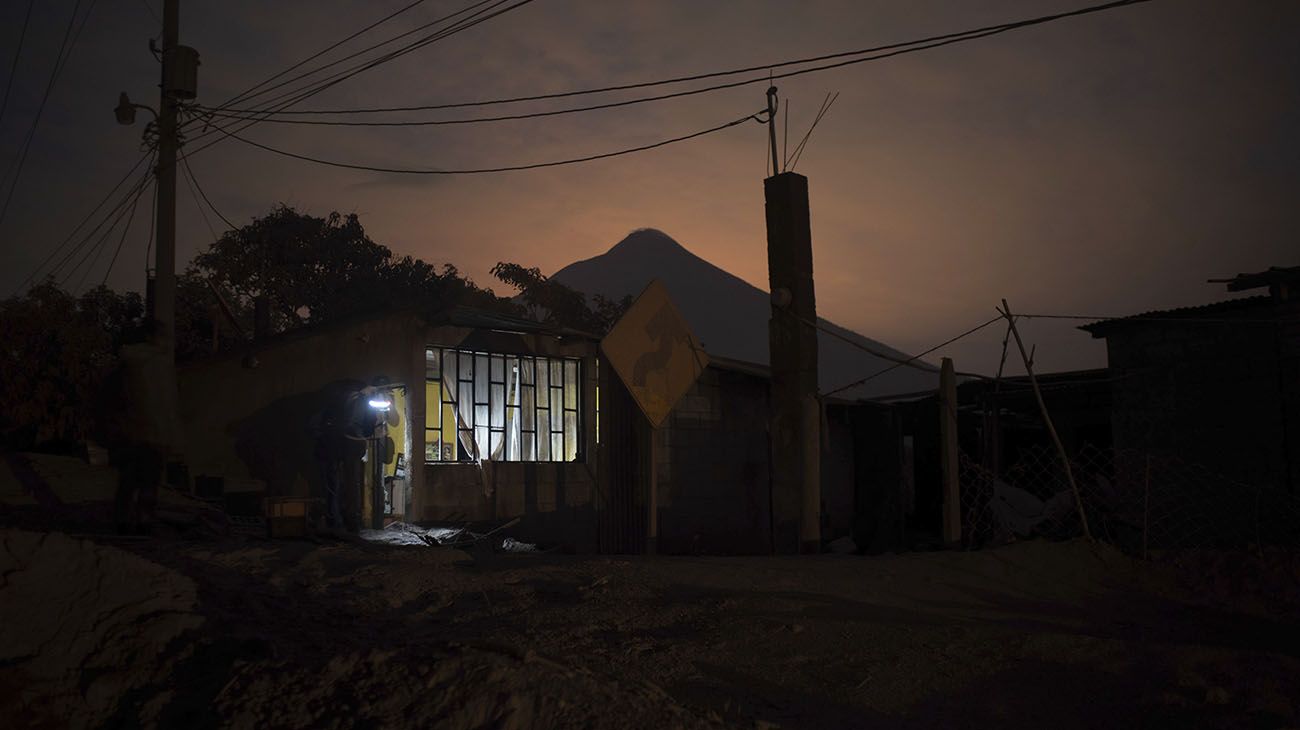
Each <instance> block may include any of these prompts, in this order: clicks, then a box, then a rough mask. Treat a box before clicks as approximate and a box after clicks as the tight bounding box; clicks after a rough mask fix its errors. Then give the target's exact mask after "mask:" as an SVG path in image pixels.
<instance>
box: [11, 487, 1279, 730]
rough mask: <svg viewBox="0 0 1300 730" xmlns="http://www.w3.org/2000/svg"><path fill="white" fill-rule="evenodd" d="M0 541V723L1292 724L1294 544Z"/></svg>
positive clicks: (15, 534) (45, 536)
mask: <svg viewBox="0 0 1300 730" xmlns="http://www.w3.org/2000/svg"><path fill="white" fill-rule="evenodd" d="M13 514H14V513H13V512H12V511H11V512H10V516H12V515H13ZM11 522H12V521H11ZM28 528H30V524H28ZM0 534H2V536H3V550H0V575H2V576H3V578H2V580H0V717H8V718H11V721H7V722H3V723H0V724H3V725H4V726H6V727H41V726H44V727H67V726H71V727H134V726H141V725H142V726H146V727H150V726H157V727H187V728H188V727H218V726H220V727H239V728H266V727H408V726H409V727H448V728H478V727H485V728H488V727H499V728H531V727H572V728H582V727H608V728H616V727H617V728H655V727H737V728H754V727H774V726H779V727H785V728H840V727H844V728H857V727H866V728H874V727H880V728H912V727H916V728H930V727H933V728H953V727H957V728H961V727H971V728H987V727H998V728H1019V727H1061V728H1074V727H1078V728H1094V727H1228V728H1238V727H1240V728H1256V727H1258V728H1284V727H1300V716H1298V715H1297V713H1298V712H1300V690H1298V689H1297V688H1300V631H1298V630H1297V628H1300V627H1298V626H1297V625H1296V624H1297V621H1296V616H1297V614H1296V613H1294V611H1293V608H1294V606H1295V605H1296V603H1295V602H1294V598H1295V595H1296V592H1295V588H1296V587H1297V586H1300V582H1298V581H1300V570H1298V569H1300V564H1298V563H1297V562H1296V560H1295V558H1294V556H1281V555H1274V556H1270V559H1269V560H1268V561H1266V563H1267V564H1265V563H1261V562H1260V561H1258V560H1255V559H1245V558H1242V559H1236V558H1233V559H1228V558H1225V557H1224V556H1221V555H1215V556H1185V557H1184V558H1183V559H1182V562H1181V563H1180V564H1177V565H1175V564H1173V563H1168V564H1161V565H1151V564H1144V563H1139V562H1135V561H1132V560H1130V559H1128V558H1125V557H1124V556H1122V555H1119V554H1117V553H1115V552H1113V551H1110V550H1108V549H1106V548H1104V547H1098V546H1093V545H1089V544H1085V543H1082V542H1075V543H1041V542H1034V543H1021V544H1017V545H1011V546H1008V547H1004V548H1000V549H996V550H989V551H984V552H977V553H925V554H911V555H897V556H882V557H856V556H832V555H825V556H818V557H755V558H668V557H662V558H653V559H645V558H611V557H600V556H592V557H582V556H563V555H552V554H502V553H493V552H489V551H472V552H464V551H458V550H452V549H449V548H440V547H395V546H386V545H375V544H364V543H363V544H357V543H350V542H308V541H299V542H286V541H269V540H263V539H257V538H253V537H224V538H211V537H209V538H202V539H200V538H197V537H194V536H193V535H191V536H189V537H186V536H184V535H180V534H171V535H164V536H162V537H158V538H154V539H150V540H134V541H122V540H109V539H95V538H90V539H82V538H74V537H68V536H66V535H64V534H61V533H48V532H36V531H32V530H31V529H16V528H10V529H5V530H3V532H2V533H0ZM1234 560H1235V561H1236V562H1233V561H1234ZM1225 566H1226V567H1225ZM1250 566H1255V567H1254V568H1251V567H1250ZM1261 566H1262V567H1261ZM1228 568H1231V571H1229V570H1228ZM1207 576H1208V577H1210V578H1213V580H1203V578H1205V577H1207ZM15 721H16V722H15Z"/></svg>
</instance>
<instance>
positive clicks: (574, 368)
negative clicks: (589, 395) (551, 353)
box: [564, 360, 578, 408]
mask: <svg viewBox="0 0 1300 730" xmlns="http://www.w3.org/2000/svg"><path fill="white" fill-rule="evenodd" d="M564 407H565V408H577V407H578V362H577V361H576V360H565V361H564Z"/></svg>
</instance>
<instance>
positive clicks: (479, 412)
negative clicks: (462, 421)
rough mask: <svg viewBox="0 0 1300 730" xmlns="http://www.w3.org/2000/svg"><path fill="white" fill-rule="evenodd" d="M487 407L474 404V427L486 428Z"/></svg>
mask: <svg viewBox="0 0 1300 730" xmlns="http://www.w3.org/2000/svg"><path fill="white" fill-rule="evenodd" d="M487 426H488V407H487V406H474V428H487Z"/></svg>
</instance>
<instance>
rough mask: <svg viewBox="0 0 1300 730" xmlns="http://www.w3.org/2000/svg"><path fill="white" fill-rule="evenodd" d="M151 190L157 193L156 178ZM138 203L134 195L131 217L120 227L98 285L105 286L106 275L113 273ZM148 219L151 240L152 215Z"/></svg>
mask: <svg viewBox="0 0 1300 730" xmlns="http://www.w3.org/2000/svg"><path fill="white" fill-rule="evenodd" d="M152 190H153V191H154V194H155V195H156V194H157V191H158V183H157V181H156V180H155V181H154V185H153V188H152ZM150 197H151V198H152V197H153V196H150ZM139 204H140V196H136V199H135V202H134V203H132V204H131V218H130V219H128V220H127V222H126V228H124V229H122V238H121V239H120V240H119V241H118V242H117V250H116V251H114V252H113V258H112V259H110V260H109V262H108V268H107V269H105V270H104V279H103V281H101V282H99V285H100V286H107V285H108V276H109V274H112V273H113V265H114V264H116V263H117V257H118V255H119V254H121V253H122V244H123V243H125V242H126V233H127V231H129V230H131V221H132V220H134V219H135V207H136V206H137V205H139ZM149 209H150V212H153V206H152V205H150V207H149ZM150 221H151V222H150V224H149V238H150V239H151V240H152V238H153V223H152V216H150Z"/></svg>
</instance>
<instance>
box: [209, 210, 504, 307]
mask: <svg viewBox="0 0 1300 730" xmlns="http://www.w3.org/2000/svg"><path fill="white" fill-rule="evenodd" d="M186 276H187V277H189V278H191V279H192V280H193V281H195V282H199V283H201V284H202V285H203V286H204V287H206V286H208V285H209V283H210V285H211V287H213V288H215V289H217V290H218V291H221V292H222V293H223V295H224V296H225V298H226V300H227V302H228V303H229V304H230V306H231V308H232V309H233V310H236V311H237V312H239V313H240V316H248V315H249V314H250V313H251V312H252V311H253V306H254V301H255V300H256V299H257V298H259V297H265V298H266V299H267V300H268V303H269V305H270V307H271V311H272V327H273V329H275V330H284V329H291V328H294V327H298V326H301V325H303V324H307V323H309V322H310V323H313V324H319V323H321V322H329V321H332V320H337V319H340V318H343V317H346V316H350V315H353V314H357V313H360V312H365V311H375V310H382V309H386V308H394V307H420V308H424V309H428V310H430V311H435V310H438V309H442V308H445V307H447V306H451V305H453V304H473V305H474V306H479V307H484V308H493V309H504V310H506V311H517V309H518V308H517V307H516V306H515V305H513V304H511V303H510V302H508V301H505V300H501V299H499V298H497V296H496V295H495V294H493V293H492V291H491V290H485V289H480V288H478V287H477V286H476V285H475V284H474V283H473V282H472V281H470V280H468V279H466V278H464V277H462V276H461V275H460V272H459V271H457V269H456V268H455V267H454V266H451V265H446V266H444V267H443V268H442V270H441V271H439V270H438V269H437V268H436V267H434V266H433V265H432V264H429V263H426V262H424V261H421V260H420V259H417V258H414V257H411V256H405V257H400V258H399V257H395V256H394V255H393V252H392V251H391V250H389V249H388V248H387V247H386V246H383V245H380V244H378V243H375V242H374V241H373V240H371V238H370V237H369V236H368V235H366V232H365V229H364V228H363V227H362V225H361V221H360V219H358V217H357V216H356V215H355V214H351V215H347V216H344V215H341V214H339V213H337V212H335V213H330V214H329V215H328V216H326V217H324V218H318V217H314V216H311V215H306V214H302V213H299V212H297V211H295V210H294V209H293V208H290V207H288V206H286V205H280V206H278V207H276V208H275V209H273V210H272V211H271V212H270V213H269V214H267V215H266V216H264V217H261V218H257V219H254V220H253V222H252V223H250V224H249V225H247V226H244V227H242V228H239V229H237V230H232V231H228V232H226V233H225V234H224V235H222V237H221V238H220V239H219V240H217V241H216V242H215V243H213V244H212V246H211V247H209V248H208V250H207V251H205V252H203V253H201V254H199V255H198V256H196V257H195V258H194V262H193V264H192V265H191V266H190V268H189V270H188V271H187V272H186ZM215 299H216V297H215V295H212V294H211V292H209V294H208V296H207V297H206V298H205V301H207V302H209V303H210V302H213V301H215ZM208 311H209V307H208V306H206V305H205V306H204V307H201V308H200V309H199V310H198V311H196V312H195V313H194V315H193V317H192V318H193V319H194V320H195V321H196V322H203V321H206V323H207V326H208V327H209V329H210V326H211V322H210V321H207V320H210V317H211V315H209V314H205V312H208ZM205 318H207V319H206V320H205ZM249 325H250V326H251V321H250V322H249Z"/></svg>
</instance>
